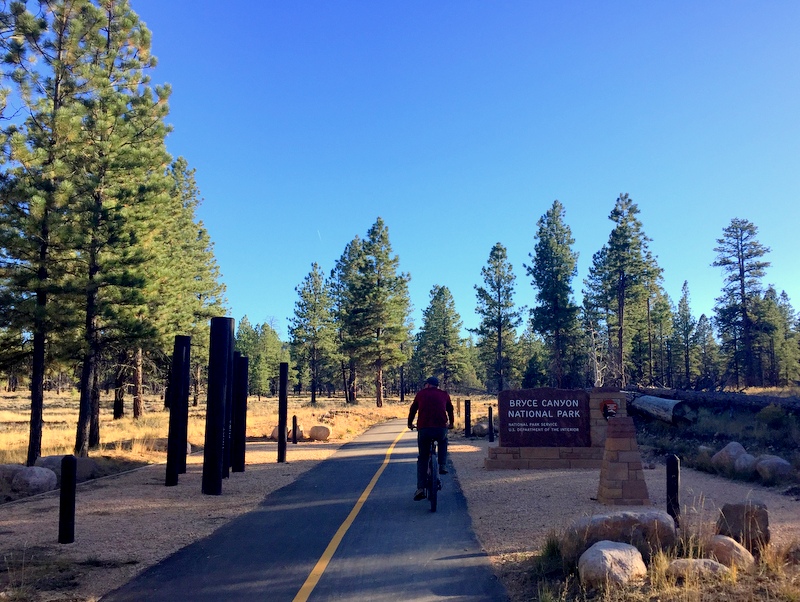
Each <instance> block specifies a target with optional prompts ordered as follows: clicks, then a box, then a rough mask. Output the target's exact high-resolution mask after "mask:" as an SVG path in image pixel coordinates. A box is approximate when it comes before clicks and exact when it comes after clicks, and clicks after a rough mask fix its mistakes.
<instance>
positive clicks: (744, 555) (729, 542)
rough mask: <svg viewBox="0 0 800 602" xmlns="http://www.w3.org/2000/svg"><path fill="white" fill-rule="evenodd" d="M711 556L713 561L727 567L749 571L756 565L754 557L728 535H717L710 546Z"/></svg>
mask: <svg viewBox="0 0 800 602" xmlns="http://www.w3.org/2000/svg"><path fill="white" fill-rule="evenodd" d="M708 552H709V555H710V556H711V558H712V559H713V560H716V561H717V562H720V563H721V564H724V565H725V566H727V567H732V566H736V567H737V568H740V569H744V570H749V569H750V568H751V567H752V566H753V565H755V563H756V559H755V558H753V555H752V554H751V553H750V552H748V551H747V548H745V547H744V546H743V545H742V544H740V543H739V542H738V541H736V540H735V539H732V538H730V537H727V536H726V535H715V536H714V537H712V538H711V541H710V542H709V545H708Z"/></svg>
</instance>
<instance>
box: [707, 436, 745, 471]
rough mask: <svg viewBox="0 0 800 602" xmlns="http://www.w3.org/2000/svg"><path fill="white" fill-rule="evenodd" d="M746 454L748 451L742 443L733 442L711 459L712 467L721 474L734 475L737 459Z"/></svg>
mask: <svg viewBox="0 0 800 602" xmlns="http://www.w3.org/2000/svg"><path fill="white" fill-rule="evenodd" d="M746 453H747V451H746V450H745V449H744V446H743V445H742V444H741V443H737V442H736V441H731V442H730V443H728V445H726V446H725V447H723V448H722V449H721V450H719V451H718V452H717V453H716V454H714V455H713V456H712V457H711V465H712V466H713V467H714V470H716V471H717V472H719V473H721V474H726V475H729V474H733V470H734V464H735V463H736V458H738V457H739V456H741V455H742V454H746Z"/></svg>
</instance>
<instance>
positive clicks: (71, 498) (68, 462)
mask: <svg viewBox="0 0 800 602" xmlns="http://www.w3.org/2000/svg"><path fill="white" fill-rule="evenodd" d="M77 483H78V460H77V459H76V458H75V456H64V457H63V458H62V459H61V503H60V505H59V511H58V543H72V542H74V541H75V490H76V486H77Z"/></svg>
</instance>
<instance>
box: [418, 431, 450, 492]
mask: <svg viewBox="0 0 800 602" xmlns="http://www.w3.org/2000/svg"><path fill="white" fill-rule="evenodd" d="M431 441H438V442H439V449H438V454H439V466H444V463H445V462H446V461H447V427H442V428H437V427H424V428H421V429H417V446H418V447H419V455H418V456H417V489H425V481H427V480H428V456H429V455H430V452H431Z"/></svg>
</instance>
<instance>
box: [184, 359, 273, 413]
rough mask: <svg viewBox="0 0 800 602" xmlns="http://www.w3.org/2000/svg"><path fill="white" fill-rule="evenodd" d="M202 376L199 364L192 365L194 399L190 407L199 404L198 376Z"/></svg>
mask: <svg viewBox="0 0 800 602" xmlns="http://www.w3.org/2000/svg"><path fill="white" fill-rule="evenodd" d="M201 375H202V372H201V368H200V364H199V363H197V364H195V365H194V398H193V399H192V405H193V406H197V404H198V403H199V402H200V376H201ZM258 399H259V401H260V400H261V397H260V393H259V398H258Z"/></svg>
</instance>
